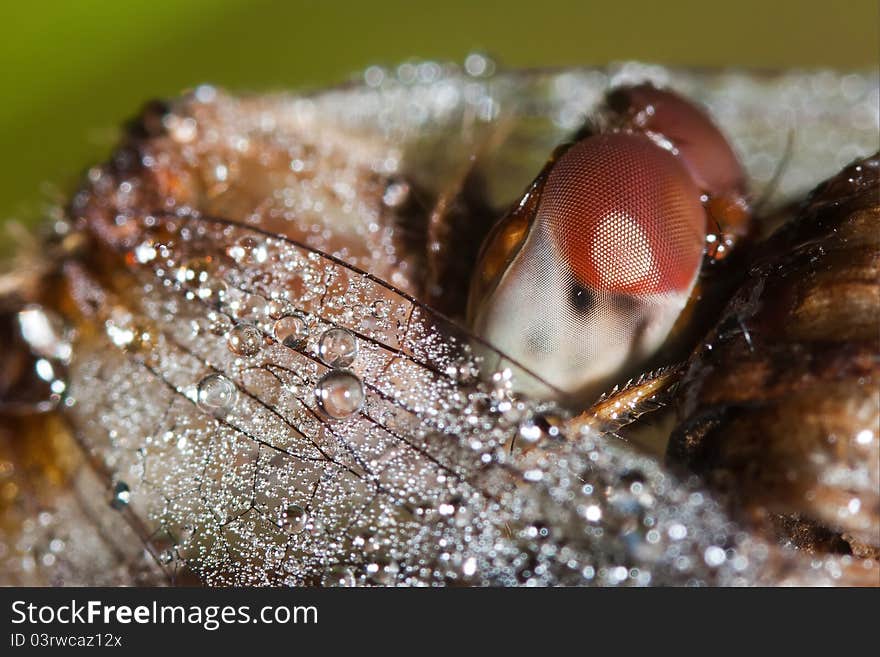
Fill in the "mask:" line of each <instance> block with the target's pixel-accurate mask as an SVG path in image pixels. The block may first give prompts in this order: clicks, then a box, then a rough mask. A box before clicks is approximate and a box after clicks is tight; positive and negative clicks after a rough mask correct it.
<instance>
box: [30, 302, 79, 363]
mask: <svg viewBox="0 0 880 657" xmlns="http://www.w3.org/2000/svg"><path fill="white" fill-rule="evenodd" d="M18 325H19V329H20V331H21V336H22V337H23V338H24V340H25V342H27V343H28V346H29V347H30V348H31V350H32V351H33V352H34V353H35V354H36V355H38V356H42V357H44V358H52V359H57V360H60V361H63V362H67V361H68V360H69V359H70V356H71V354H72V352H73V346H72V344H71V336H70V331H69V330H68V329H67V328H66V327H65V326H64V322H63V320H62V319H61V317H60V316H58V315H56V314H55V313H53V312H52V311H49V310H46V309H44V308H41V307H40V306H28V307H27V308H25V309H23V310H20V311H19V313H18Z"/></svg>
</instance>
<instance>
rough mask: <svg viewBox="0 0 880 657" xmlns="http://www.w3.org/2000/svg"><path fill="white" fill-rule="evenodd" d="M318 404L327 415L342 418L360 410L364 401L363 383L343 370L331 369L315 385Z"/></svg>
mask: <svg viewBox="0 0 880 657" xmlns="http://www.w3.org/2000/svg"><path fill="white" fill-rule="evenodd" d="M315 396H316V397H317V398H318V405H319V406H320V408H321V410H322V411H324V413H326V414H327V415H328V416H330V417H332V418H334V419H337V420H342V419H345V418H347V417H349V416H350V415H352V414H354V413H356V412H357V411H359V410H360V408H361V406H362V405H363V403H364V385H363V383H361V380H360V379H359V378H358V377H357V376H355V375H354V374H352V373H351V372H347V371H345V370H333V371H331V372H327V374H325V375H324V376H322V377H321V379H320V381H318V384H317V385H316V386H315Z"/></svg>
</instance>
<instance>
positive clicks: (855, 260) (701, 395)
mask: <svg viewBox="0 0 880 657" xmlns="http://www.w3.org/2000/svg"><path fill="white" fill-rule="evenodd" d="M878 177H880V161H878V159H877V156H874V157H872V158H869V159H867V160H864V161H861V162H859V163H855V164H853V165H851V166H850V167H848V168H847V169H845V170H844V171H843V172H842V173H841V174H839V175H838V176H837V177H835V178H833V179H832V180H831V181H829V182H827V183H825V184H823V185H821V186H820V187H819V188H817V190H816V191H815V192H814V193H813V194H812V195H811V197H810V198H809V199H808V201H807V202H806V204H805V205H804V207H803V208H802V211H801V213H800V216H799V217H798V218H797V219H796V220H795V221H793V222H792V223H791V224H789V225H787V226H785V227H783V228H782V229H781V230H780V231H779V232H777V233H776V234H775V235H774V236H773V237H771V238H770V239H769V240H768V242H767V243H766V244H765V245H764V246H763V248H762V250H761V253H760V254H759V255H758V257H757V258H756V259H755V261H754V263H753V266H752V268H751V270H750V272H749V277H748V279H747V280H746V282H745V283H744V284H743V286H742V287H741V288H740V289H739V291H738V292H737V294H736V295H735V296H734V298H733V299H732V300H731V302H730V303H729V305H728V306H727V309H726V311H725V313H724V315H723V317H722V319H721V321H720V322H719V324H718V326H717V327H716V329H715V330H714V331H713V332H712V333H711V334H710V335H709V336H708V338H707V339H706V341H705V342H704V344H703V345H702V346H701V348H700V349H698V351H697V353H695V354H694V356H693V357H692V361H691V364H690V367H689V369H688V371H687V373H686V375H685V378H684V381H683V382H682V390H684V391H685V392H684V394H683V402H682V407H681V417H682V418H683V420H682V423H681V424H680V426H679V428H678V429H677V431H676V432H675V434H674V435H673V437H672V440H671V442H670V446H669V457H670V459H671V460H672V461H675V462H678V463H679V464H684V465H686V466H688V467H689V468H691V469H692V470H694V471H696V472H699V473H701V474H702V475H704V476H705V478H706V479H707V481H708V482H709V483H710V484H711V485H712V486H713V487H715V488H716V489H720V490H722V491H724V492H725V493H727V494H728V497H729V499H730V504H731V506H732V507H733V508H734V509H735V511H736V512H737V514H738V515H739V516H740V517H742V518H745V519H747V520H748V521H750V522H753V523H756V524H758V525H760V526H763V527H764V528H765V529H766V530H767V531H768V532H770V533H773V532H777V531H778V532H780V533H781V534H782V536H783V538H784V539H785V540H788V541H791V542H792V543H793V544H796V545H798V546H800V547H802V548H804V549H807V550H810V551H812V550H818V551H822V550H825V549H832V550H833V551H838V550H839V549H840V541H838V540H836V539H835V538H834V537H835V536H837V535H841V534H843V538H844V539H845V540H846V541H848V543H849V544H850V545H851V546H852V548H851V549H852V550H853V552H855V553H857V554H870V553H871V548H870V546H877V545H880V436H878V423H880V252H878V246H880V230H878V228H880V203H878V189H880V187H878ZM777 515H781V516H783V518H782V519H781V520H780V519H779V518H777V517H776V516H777Z"/></svg>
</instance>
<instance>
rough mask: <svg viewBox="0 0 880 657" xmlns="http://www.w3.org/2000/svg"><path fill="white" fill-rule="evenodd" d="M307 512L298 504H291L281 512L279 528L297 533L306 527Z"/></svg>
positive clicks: (290, 532)
mask: <svg viewBox="0 0 880 657" xmlns="http://www.w3.org/2000/svg"><path fill="white" fill-rule="evenodd" d="M308 521H309V514H308V513H307V512H306V510H305V509H304V508H302V507H301V506H299V505H298V504H291V505H290V506H289V507H287V508H286V509H284V510H283V511H282V512H281V521H280V524H281V528H282V529H284V531H286V532H287V533H288V534H298V533H299V532H301V531H302V530H303V529H305V528H306V523H308Z"/></svg>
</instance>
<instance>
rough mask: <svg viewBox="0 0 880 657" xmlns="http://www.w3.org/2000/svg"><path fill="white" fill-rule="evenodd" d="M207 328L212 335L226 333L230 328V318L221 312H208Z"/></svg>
mask: <svg viewBox="0 0 880 657" xmlns="http://www.w3.org/2000/svg"><path fill="white" fill-rule="evenodd" d="M208 330H209V331H210V332H211V333H213V334H214V335H226V334H227V333H229V331H231V330H232V320H231V319H229V317H227V316H226V315H223V314H221V313H215V312H210V313H208Z"/></svg>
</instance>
